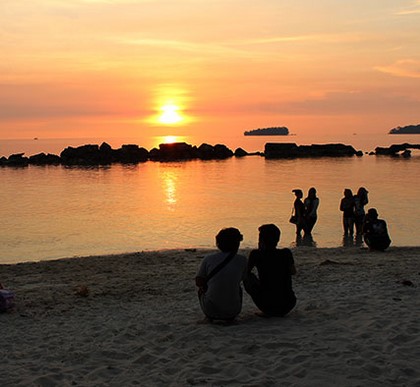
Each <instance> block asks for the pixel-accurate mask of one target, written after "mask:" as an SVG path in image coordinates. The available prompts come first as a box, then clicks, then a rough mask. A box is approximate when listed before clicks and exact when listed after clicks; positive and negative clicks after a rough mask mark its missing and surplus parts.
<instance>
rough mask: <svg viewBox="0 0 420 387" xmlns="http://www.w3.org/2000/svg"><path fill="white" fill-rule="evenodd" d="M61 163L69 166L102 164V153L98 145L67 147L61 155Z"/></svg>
mask: <svg viewBox="0 0 420 387" xmlns="http://www.w3.org/2000/svg"><path fill="white" fill-rule="evenodd" d="M60 157H61V161H62V163H63V164H67V165H98V164H101V153H100V151H99V146H98V145H90V144H88V145H82V146H79V147H77V148H73V147H71V146H69V147H67V148H66V149H64V150H63V151H62V152H61V153H60Z"/></svg>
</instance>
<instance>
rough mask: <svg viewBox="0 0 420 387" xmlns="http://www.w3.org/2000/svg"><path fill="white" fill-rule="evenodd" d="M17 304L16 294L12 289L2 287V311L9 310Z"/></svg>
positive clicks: (0, 301) (0, 290)
mask: <svg viewBox="0 0 420 387" xmlns="http://www.w3.org/2000/svg"><path fill="white" fill-rule="evenodd" d="M14 306H15V294H14V293H13V292H12V291H11V290H7V289H0V312H7V311H8V310H9V309H11V308H13V307H14Z"/></svg>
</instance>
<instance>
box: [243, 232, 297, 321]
mask: <svg viewBox="0 0 420 387" xmlns="http://www.w3.org/2000/svg"><path fill="white" fill-rule="evenodd" d="M258 231H259V238H258V249H257V250H252V251H251V253H250V255H249V259H248V270H247V271H248V275H247V277H246V279H245V281H244V285H245V290H246V291H247V292H248V294H249V295H250V296H251V297H252V299H253V301H254V303H255V305H256V306H257V307H258V308H259V309H260V310H261V311H262V312H263V316H265V317H271V316H284V315H286V314H287V313H289V312H290V311H291V310H292V309H293V308H294V306H295V305H296V296H295V293H294V292H293V289H292V275H293V274H295V273H296V268H295V263H294V260H293V254H292V252H291V251H290V250H289V249H278V248H277V244H278V242H279V241H280V229H279V228H278V227H277V226H276V225H274V224H264V225H262V226H261V227H260V228H259V229H258ZM254 267H256V268H257V273H258V277H257V276H256V275H255V274H254V273H252V269H253V268H254Z"/></svg>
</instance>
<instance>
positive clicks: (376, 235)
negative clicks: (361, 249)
mask: <svg viewBox="0 0 420 387" xmlns="http://www.w3.org/2000/svg"><path fill="white" fill-rule="evenodd" d="M363 239H364V241H365V243H366V245H367V246H368V247H369V249H370V250H379V251H384V250H385V249H387V248H388V247H389V245H390V244H391V239H390V237H389V234H388V228H387V226H386V222H385V221H384V220H382V219H379V218H378V211H376V209H375V208H370V209H369V210H368V212H367V214H366V219H365V222H364V224H363Z"/></svg>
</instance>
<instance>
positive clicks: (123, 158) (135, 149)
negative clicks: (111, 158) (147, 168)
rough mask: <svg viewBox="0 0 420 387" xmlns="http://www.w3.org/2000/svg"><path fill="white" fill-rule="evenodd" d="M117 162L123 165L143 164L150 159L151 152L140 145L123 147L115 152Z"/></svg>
mask: <svg viewBox="0 0 420 387" xmlns="http://www.w3.org/2000/svg"><path fill="white" fill-rule="evenodd" d="M115 155H116V161H117V162H121V163H129V164H137V163H143V162H145V161H147V160H148V159H149V152H148V150H147V149H145V148H141V147H139V146H138V145H133V144H127V145H123V146H122V147H121V148H120V149H118V150H117V151H116V152H115Z"/></svg>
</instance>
